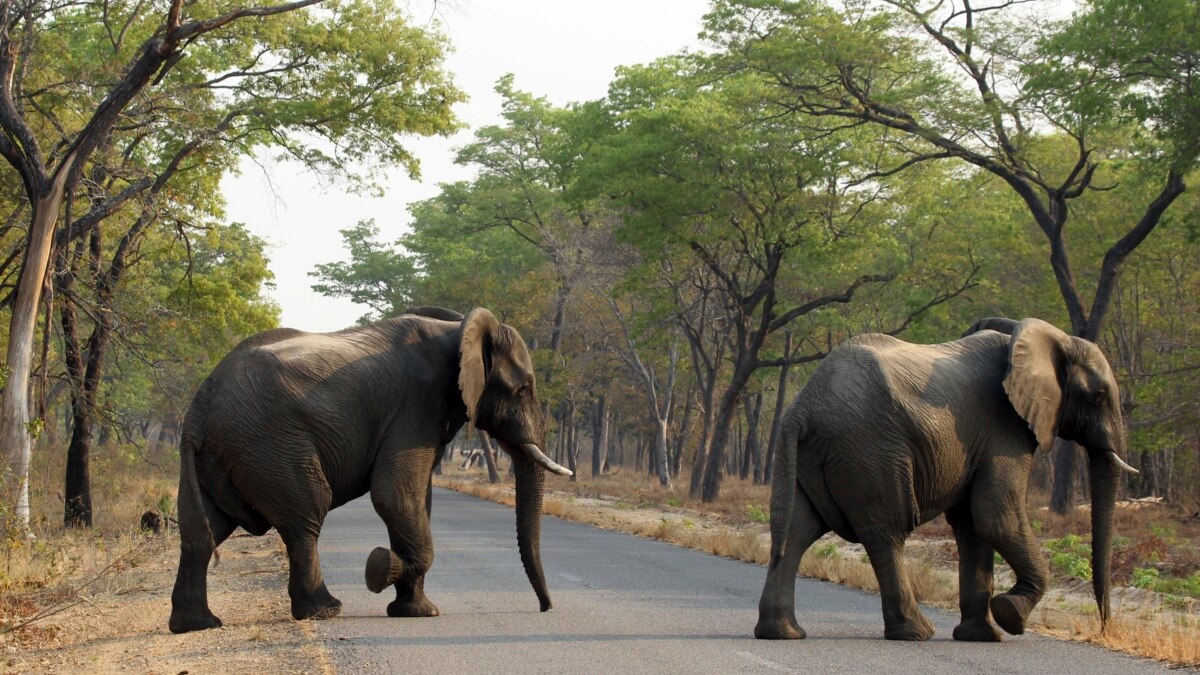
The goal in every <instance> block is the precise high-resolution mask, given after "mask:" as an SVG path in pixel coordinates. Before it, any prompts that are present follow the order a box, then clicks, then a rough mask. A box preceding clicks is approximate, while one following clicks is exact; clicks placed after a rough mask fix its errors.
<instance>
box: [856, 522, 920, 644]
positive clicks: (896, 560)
mask: <svg viewBox="0 0 1200 675" xmlns="http://www.w3.org/2000/svg"><path fill="white" fill-rule="evenodd" d="M857 532H858V534H859V538H860V539H861V540H862V543H863V547H864V548H866V549H867V557H869V558H870V559H871V567H872V568H874V570H875V578H876V579H877V580H878V581H879V595H880V598H881V600H882V602H883V624H884V633H883V635H884V637H886V638H887V639H889V640H928V639H929V638H931V637H933V633H934V630H933V624H931V623H929V619H926V618H925V615H924V614H922V613H921V608H920V607H918V606H917V599H916V595H914V594H913V591H912V586H911V585H910V584H909V582H908V574H907V571H906V570H905V565H904V539H903V538H899V537H897V536H896V534H895V532H894V531H893V529H892V528H889V527H885V526H875V527H871V526H868V527H860V528H857Z"/></svg>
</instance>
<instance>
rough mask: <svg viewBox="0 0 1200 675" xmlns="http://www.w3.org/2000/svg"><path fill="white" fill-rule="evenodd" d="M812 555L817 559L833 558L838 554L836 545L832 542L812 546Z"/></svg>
mask: <svg viewBox="0 0 1200 675" xmlns="http://www.w3.org/2000/svg"><path fill="white" fill-rule="evenodd" d="M809 550H810V551H812V554H813V555H815V556H817V557H818V558H834V557H836V556H837V554H838V547H837V544H835V543H833V542H832V541H827V542H825V543H824V544H821V545H819V546H814V547H812V548H811V549H809Z"/></svg>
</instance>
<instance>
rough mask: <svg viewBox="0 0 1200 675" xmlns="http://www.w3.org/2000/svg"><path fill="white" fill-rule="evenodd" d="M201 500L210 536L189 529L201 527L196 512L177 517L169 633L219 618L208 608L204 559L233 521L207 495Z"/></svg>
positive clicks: (212, 624) (214, 622) (199, 626)
mask: <svg viewBox="0 0 1200 675" xmlns="http://www.w3.org/2000/svg"><path fill="white" fill-rule="evenodd" d="M201 503H202V505H203V508H204V514H203V515H204V516H205V517H207V518H208V527H209V530H210V531H211V532H212V540H211V541H210V540H209V539H208V535H207V533H206V534H204V535H203V536H197V534H196V533H195V532H192V531H191V530H193V529H195V528H201V529H202V525H203V524H202V523H200V522H198V520H197V517H196V516H192V517H191V518H184V517H181V518H180V523H179V529H180V537H179V539H180V544H179V570H178V572H177V573H176V575H175V588H174V589H173V590H172V591H171V618H170V619H169V620H168V622H167V627H168V628H170V630H171V632H172V633H187V632H189V631H194V630H204V629H206V628H219V627H220V626H221V620H220V619H218V618H217V616H216V615H215V614H213V613H212V610H210V609H209V608H208V563H209V561H210V560H212V556H213V552H214V551H216V547H217V546H220V545H221V542H223V541H225V540H226V539H228V538H229V535H230V534H232V533H233V530H234V529H235V528H236V527H237V525H236V524H235V523H234V522H233V520H232V519H230V518H229V517H228V516H226V515H225V514H224V513H222V512H221V511H220V510H219V509H217V508H216V506H214V505H213V503H212V500H210V499H209V498H208V495H202V496H201ZM181 515H182V514H181Z"/></svg>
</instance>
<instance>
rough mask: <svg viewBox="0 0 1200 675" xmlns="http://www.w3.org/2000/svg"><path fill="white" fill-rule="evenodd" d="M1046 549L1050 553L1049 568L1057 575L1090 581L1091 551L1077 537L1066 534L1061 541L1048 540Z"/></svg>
mask: <svg viewBox="0 0 1200 675" xmlns="http://www.w3.org/2000/svg"><path fill="white" fill-rule="evenodd" d="M1046 548H1047V549H1049V551H1050V566H1051V567H1052V568H1054V569H1055V570H1057V571H1058V572H1059V573H1061V574H1065V575H1066V576H1069V577H1075V578H1077V579H1084V580H1089V581H1090V580H1091V578H1092V561H1091V549H1090V547H1089V546H1088V545H1087V544H1085V543H1084V541H1083V539H1082V538H1081V537H1080V536H1079V535H1077V534H1068V535H1067V536H1065V537H1062V538H1061V539H1049V540H1047V541H1046Z"/></svg>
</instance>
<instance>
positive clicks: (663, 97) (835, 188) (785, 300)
mask: <svg viewBox="0 0 1200 675" xmlns="http://www.w3.org/2000/svg"><path fill="white" fill-rule="evenodd" d="M711 80H712V75H711V72H710V71H709V70H708V64H707V63H706V62H705V61H704V60H698V59H688V58H673V59H665V60H663V61H660V62H659V63H657V64H654V65H652V66H647V67H637V68H627V69H624V70H623V71H622V72H621V76H620V77H619V79H618V81H617V82H615V83H614V84H613V85H612V88H611V91H612V94H611V95H610V115H611V116H612V128H613V132H612V134H611V135H610V136H609V137H608V138H606V139H604V141H603V142H602V143H599V144H598V146H599V148H600V149H594V151H593V152H592V154H591V155H590V156H591V158H592V159H591V162H592V165H591V166H589V167H586V169H585V171H591V172H593V173H592V174H591V175H590V176H589V180H590V184H591V185H593V186H603V187H602V188H600V189H606V190H608V191H609V192H615V193H618V194H620V195H621V196H620V197H619V198H618V199H620V200H622V201H623V202H624V203H625V204H626V205H627V214H626V216H625V221H626V222H625V227H624V230H623V231H624V233H625V236H626V237H628V238H629V239H630V240H632V241H634V242H636V243H637V245H639V246H640V247H642V248H643V252H644V254H645V255H646V257H647V258H649V257H650V256H651V255H652V253H653V254H657V255H663V253H664V252H665V254H666V255H667V256H668V257H672V258H673V257H674V256H675V255H683V256H685V257H686V258H690V263H688V264H685V265H684V267H685V268H686V267H688V266H699V267H700V268H703V269H704V270H705V271H706V272H707V274H708V275H709V276H708V279H710V280H711V282H712V283H713V292H714V294H715V298H716V299H717V302H716V304H715V306H716V307H719V308H721V310H720V311H721V313H722V316H721V321H722V323H723V324H725V325H726V326H728V327H729V330H728V332H727V333H725V339H726V340H727V342H728V354H729V359H730V365H731V367H732V371H731V373H730V375H729V379H728V381H727V385H726V387H725V388H724V390H723V392H721V394H720V396H719V401H717V404H716V405H717V407H716V411H715V413H714V414H713V434H712V442H711V444H710V447H709V448H708V456H707V460H706V467H705V470H704V480H703V483H702V486H701V490H700V496H701V498H702V499H703V500H704V501H713V500H715V499H716V498H717V496H718V495H719V492H720V486H721V482H722V478H723V476H724V473H725V465H726V455H725V452H726V446H727V444H728V443H729V439H730V434H731V430H732V424H733V421H734V418H735V416H736V414H737V412H738V407H739V403H740V401H741V398H742V396H743V394H744V393H745V391H746V387H747V385H748V384H749V383H750V380H751V377H752V376H753V375H754V373H755V372H756V371H758V370H759V369H762V368H769V367H780V366H783V365H785V364H796V363H805V362H809V361H813V360H816V359H819V358H821V357H822V356H824V354H825V353H826V352H825V350H823V349H820V348H818V349H814V350H811V351H805V352H801V353H794V354H790V355H789V356H788V357H786V359H778V358H775V359H768V358H764V356H763V353H764V347H765V346H766V345H767V343H768V340H769V339H771V338H773V336H775V335H777V334H780V333H781V331H783V330H784V329H786V328H788V327H789V326H791V325H793V324H794V322H797V321H799V320H800V319H802V318H804V317H808V316H809V315H814V314H819V313H821V312H823V311H826V310H830V309H832V308H834V307H837V306H839V305H846V304H848V303H850V302H851V301H852V300H854V298H855V296H856V294H857V293H858V291H859V289H860V288H863V287H864V286H868V285H873V284H881V283H885V282H888V281H892V280H894V279H895V278H896V276H897V274H898V273H899V271H900V269H901V268H902V265H903V261H902V260H901V259H899V256H897V255H896V248H895V242H896V240H895V239H894V238H893V237H891V236H890V234H889V232H888V229H889V227H890V226H891V224H890V223H889V222H888V216H889V215H890V214H888V213H887V210H886V208H884V207H883V206H882V204H881V203H880V202H881V200H879V199H878V197H879V195H880V194H881V193H882V192H883V191H884V189H883V188H882V187H879V186H874V185H870V186H864V185H863V183H862V181H860V180H857V176H856V175H855V174H854V172H855V171H856V168H857V167H858V166H860V165H861V163H862V158H861V156H860V154H859V153H860V152H861V150H859V149H858V148H856V147H854V144H853V141H851V142H844V141H843V139H841V138H837V139H832V138H831V137H830V136H829V135H828V134H827V133H825V132H823V131H819V132H814V131H812V130H811V129H809V128H806V127H804V126H802V125H797V124H794V123H793V120H791V119H785V120H784V121H780V117H779V114H778V111H776V110H775V109H774V108H773V106H772V104H771V103H770V102H769V99H768V97H767V93H768V90H766V89H764V82H763V80H762V79H761V78H760V77H759V76H758V75H756V74H753V73H749V74H746V75H738V74H733V75H729V76H727V77H725V78H723V79H720V80H718V81H717V82H715V83H713V82H712V81H711ZM859 140H863V141H865V140H866V139H865V138H863V139H859ZM966 283H967V284H969V283H970V282H969V277H968V281H967V282H966ZM961 290H962V289H961V288H958V289H952V290H948V291H939V292H936V293H932V294H929V295H928V296H927V297H926V298H924V301H923V302H922V303H921V304H920V305H919V306H917V307H914V308H912V312H911V313H910V315H909V316H908V317H907V319H906V320H905V321H904V322H903V323H902V324H901V327H900V328H894V330H896V331H898V330H900V329H902V328H903V327H905V326H907V325H908V323H910V322H911V320H912V318H913V317H914V316H917V315H919V314H921V313H923V312H924V311H926V310H927V309H928V308H929V307H932V306H934V305H936V304H939V303H941V302H944V301H946V300H948V299H949V298H951V297H953V296H954V295H956V294H957V293H958V292H961ZM692 339H695V338H694V337H693V338H692ZM695 351H696V353H697V355H699V354H700V353H701V351H702V350H700V349H699V348H696V349H695Z"/></svg>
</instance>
